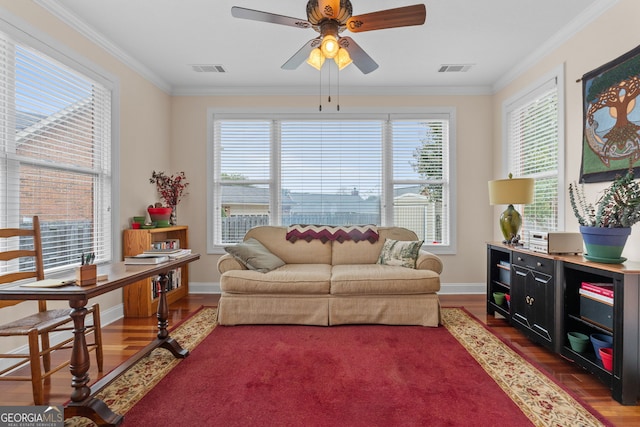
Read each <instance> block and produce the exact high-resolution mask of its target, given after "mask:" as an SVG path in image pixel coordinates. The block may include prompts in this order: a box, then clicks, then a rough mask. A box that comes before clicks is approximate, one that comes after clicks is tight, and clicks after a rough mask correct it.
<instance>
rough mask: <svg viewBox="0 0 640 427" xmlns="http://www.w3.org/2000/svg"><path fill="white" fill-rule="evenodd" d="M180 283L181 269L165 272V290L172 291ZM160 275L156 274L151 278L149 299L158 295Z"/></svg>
mask: <svg viewBox="0 0 640 427" xmlns="http://www.w3.org/2000/svg"><path fill="white" fill-rule="evenodd" d="M181 285H182V270H180V269H175V270H171V271H169V272H168V273H167V289H166V291H167V292H169V291H172V290H174V289H177V288H179V287H180V286H181ZM161 286H162V285H161V283H160V276H156V277H154V278H153V279H151V299H152V300H154V299H156V298H158V297H159V296H160V290H161Z"/></svg>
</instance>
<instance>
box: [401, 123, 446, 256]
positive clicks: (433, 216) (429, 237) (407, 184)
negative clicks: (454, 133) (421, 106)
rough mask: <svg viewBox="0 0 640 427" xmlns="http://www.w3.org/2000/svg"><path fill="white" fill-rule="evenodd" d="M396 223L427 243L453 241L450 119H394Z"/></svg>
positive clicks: (435, 243) (436, 243)
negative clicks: (450, 188) (449, 186)
mask: <svg viewBox="0 0 640 427" xmlns="http://www.w3.org/2000/svg"><path fill="white" fill-rule="evenodd" d="M391 129H392V140H393V205H394V210H393V218H394V224H395V225H397V226H401V227H406V228H409V229H411V230H413V231H415V232H416V233H417V234H418V235H419V236H421V238H424V239H425V242H427V243H430V244H434V245H438V244H443V243H444V244H448V242H449V217H448V215H447V206H448V204H449V191H448V187H447V177H448V165H449V161H448V149H447V145H446V144H447V141H449V134H448V132H449V128H448V121H447V120H394V121H392V123H391Z"/></svg>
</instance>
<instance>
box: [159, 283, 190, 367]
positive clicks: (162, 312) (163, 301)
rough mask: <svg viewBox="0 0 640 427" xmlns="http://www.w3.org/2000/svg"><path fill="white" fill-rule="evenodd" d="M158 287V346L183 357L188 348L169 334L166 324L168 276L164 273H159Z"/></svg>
mask: <svg viewBox="0 0 640 427" xmlns="http://www.w3.org/2000/svg"><path fill="white" fill-rule="evenodd" d="M159 282H160V289H158V293H159V298H160V299H159V300H158V314H157V317H158V339H159V340H160V341H161V343H160V347H162V348H166V349H167V350H169V351H170V352H171V354H173V356H174V357H176V358H181V359H183V358H185V357H187V356H188V355H189V350H187V349H184V348H182V346H181V345H180V344H179V343H178V341H176V340H174V339H173V338H171V337H170V336H169V331H167V326H168V324H169V320H168V319H169V304H168V303H167V285H168V284H169V277H168V276H167V274H166V273H162V274H161V275H160V280H159Z"/></svg>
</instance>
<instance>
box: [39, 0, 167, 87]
mask: <svg viewBox="0 0 640 427" xmlns="http://www.w3.org/2000/svg"><path fill="white" fill-rule="evenodd" d="M34 3H36V4H37V5H38V6H40V7H42V8H43V9H45V10H46V11H47V12H49V13H51V14H52V15H53V16H55V17H56V18H58V19H59V20H61V21H62V22H64V23H65V24H67V25H68V26H70V27H71V28H73V29H74V30H75V31H77V32H79V33H80V34H82V35H83V36H84V37H86V38H87V39H89V40H90V41H91V42H93V43H95V44H97V45H98V46H100V47H101V48H102V49H104V50H105V51H107V52H108V53H109V54H111V55H113V56H114V57H115V58H116V59H118V60H120V61H121V62H123V63H124V64H125V65H126V66H128V67H129V68H131V69H132V70H133V71H135V72H137V73H138V74H140V75H141V76H142V77H143V78H145V79H146V80H148V81H149V82H151V83H152V84H154V85H155V86H157V87H158V88H159V89H160V90H162V91H164V92H166V93H167V94H170V93H171V85H170V84H169V83H167V82H166V81H165V80H164V79H162V78H161V77H159V76H158V75H157V74H156V73H154V72H153V71H151V70H150V69H149V68H148V67H146V66H145V65H143V64H142V63H141V62H140V61H138V60H137V59H135V58H133V57H132V56H131V55H129V54H128V53H127V52H126V51H124V50H123V49H122V48H120V47H119V46H117V45H116V44H114V43H113V42H112V41H111V40H109V39H107V38H106V37H105V36H103V35H102V34H100V33H99V32H98V31H96V30H95V29H94V28H92V27H90V26H88V25H87V24H86V23H84V22H83V21H82V20H81V19H80V18H78V17H77V16H76V15H75V14H73V13H71V12H70V11H69V10H68V9H66V8H65V7H64V6H62V5H61V4H60V3H59V2H58V1H56V0H34Z"/></svg>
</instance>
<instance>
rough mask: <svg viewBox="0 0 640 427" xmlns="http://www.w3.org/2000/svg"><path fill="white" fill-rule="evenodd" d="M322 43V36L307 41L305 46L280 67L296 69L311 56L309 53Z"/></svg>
mask: <svg viewBox="0 0 640 427" xmlns="http://www.w3.org/2000/svg"><path fill="white" fill-rule="evenodd" d="M320 43H321V39H320V37H317V38H315V39H311V40H309V41H308V42H307V43H305V45H304V46H302V47H301V48H300V50H298V51H297V52H296V53H295V54H294V55H293V56H292V57H291V58H289V60H288V61H287V62H285V63H284V64H282V67H280V68H282V69H283V70H295V69H296V68H298V67H299V66H300V64H302V63H303V62H304V61H305V60H306V59H307V58H308V57H309V53H311V51H312V50H313V49H314V48H316V47H318V46H320Z"/></svg>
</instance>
